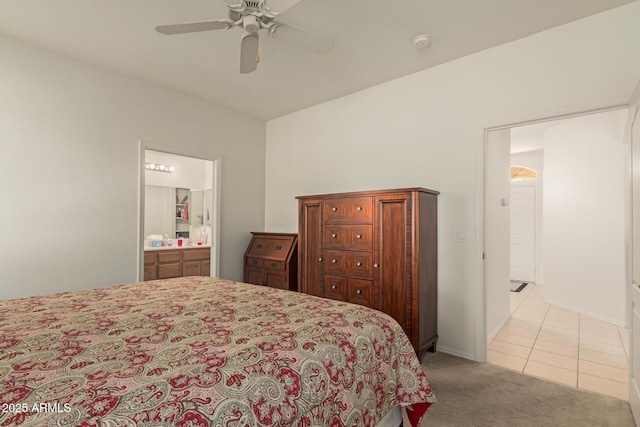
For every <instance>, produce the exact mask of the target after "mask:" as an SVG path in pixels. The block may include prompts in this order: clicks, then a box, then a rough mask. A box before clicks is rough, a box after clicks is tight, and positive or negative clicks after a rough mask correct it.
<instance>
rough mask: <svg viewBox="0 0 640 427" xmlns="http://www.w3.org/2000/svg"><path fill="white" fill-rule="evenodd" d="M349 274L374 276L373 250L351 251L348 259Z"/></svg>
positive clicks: (366, 276)
mask: <svg viewBox="0 0 640 427" xmlns="http://www.w3.org/2000/svg"><path fill="white" fill-rule="evenodd" d="M347 275H348V276H358V277H365V278H371V277H372V276H373V255H372V254H371V252H351V256H350V257H349V259H348V261H347Z"/></svg>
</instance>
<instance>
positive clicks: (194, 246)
mask: <svg viewBox="0 0 640 427" xmlns="http://www.w3.org/2000/svg"><path fill="white" fill-rule="evenodd" d="M210 247H211V245H205V244H202V245H191V246H178V245H173V246H154V247H152V246H145V247H144V250H145V251H166V250H170V249H207V248H210Z"/></svg>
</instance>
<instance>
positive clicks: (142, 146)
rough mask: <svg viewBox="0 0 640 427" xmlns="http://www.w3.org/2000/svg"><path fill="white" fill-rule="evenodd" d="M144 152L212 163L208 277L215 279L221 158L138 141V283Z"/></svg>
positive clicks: (141, 261)
mask: <svg viewBox="0 0 640 427" xmlns="http://www.w3.org/2000/svg"><path fill="white" fill-rule="evenodd" d="M146 150H151V151H160V152H163V153H167V154H173V155H176V156H183V157H192V158H196V159H201V160H206V161H211V162H213V174H212V175H213V177H212V182H211V188H212V190H213V197H212V202H211V203H212V213H211V214H212V217H213V218H212V221H211V258H210V262H211V270H210V275H211V276H213V277H217V276H218V275H219V271H220V250H219V248H220V188H221V186H220V177H221V171H220V168H221V158H220V157H217V156H211V155H207V154H205V153H202V152H199V151H197V150H193V149H183V148H179V147H175V146H163V145H160V144H156V143H153V142H150V141H145V140H139V141H138V170H139V173H138V281H139V282H142V281H144V213H145V212H144V211H145V170H146V169H145V167H144V163H145V152H146Z"/></svg>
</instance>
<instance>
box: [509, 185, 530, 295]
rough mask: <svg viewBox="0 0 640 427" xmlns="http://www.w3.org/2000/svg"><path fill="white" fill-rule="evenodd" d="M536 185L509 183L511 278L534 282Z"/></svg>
mask: <svg viewBox="0 0 640 427" xmlns="http://www.w3.org/2000/svg"><path fill="white" fill-rule="evenodd" d="M535 197H536V187H535V183H533V182H526V181H525V182H512V183H511V280H512V281H515V280H517V281H520V282H530V283H533V282H535V280H536V279H535V277H536V268H535V266H536V255H535V254H536V251H535V239H536V217H535V209H536V204H535Z"/></svg>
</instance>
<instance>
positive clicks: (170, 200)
mask: <svg viewBox="0 0 640 427" xmlns="http://www.w3.org/2000/svg"><path fill="white" fill-rule="evenodd" d="M204 198H205V191H204V190H195V189H190V188H180V187H165V186H162V185H146V186H145V209H144V235H145V236H149V235H161V236H163V237H165V238H169V239H176V238H180V237H182V238H193V239H197V240H204V238H203V237H201V236H200V234H201V233H202V230H201V227H202V226H203V225H205V224H204V222H203V219H204V218H205V208H204V207H205V206H208V205H206V203H205V201H204ZM209 225H210V224H209Z"/></svg>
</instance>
